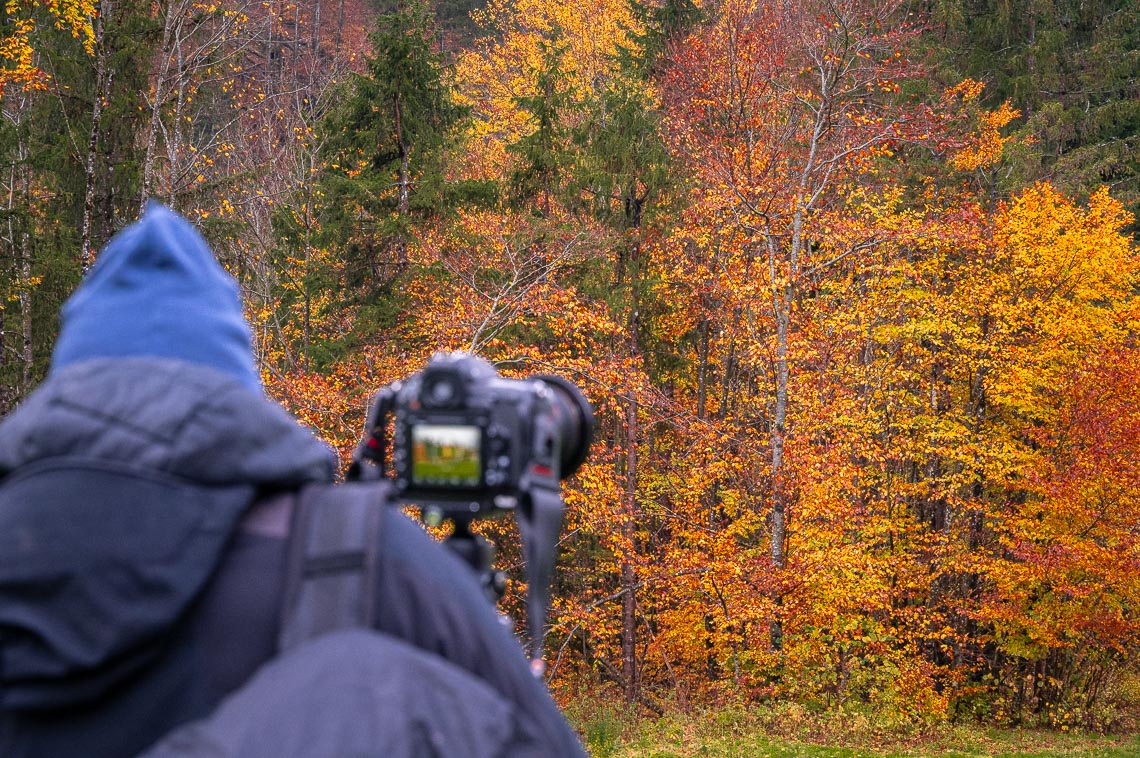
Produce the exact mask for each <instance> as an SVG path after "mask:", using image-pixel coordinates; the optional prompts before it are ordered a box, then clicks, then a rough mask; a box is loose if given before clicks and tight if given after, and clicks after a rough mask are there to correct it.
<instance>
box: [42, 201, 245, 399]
mask: <svg viewBox="0 0 1140 758" xmlns="http://www.w3.org/2000/svg"><path fill="white" fill-rule="evenodd" d="M61 317H62V325H61V328H60V334H59V339H58V340H57V341H56V345H55V352H54V353H53V354H52V365H51V373H52V374H55V373H57V372H59V371H60V370H61V369H63V368H65V367H67V366H70V365H72V364H76V363H81V362H83V361H88V360H92V359H95V358H132V357H144V356H151V357H157V358H173V359H177V360H183V361H188V362H190V363H196V364H199V365H203V366H209V367H210V368H214V369H217V370H219V371H222V372H224V373H226V374H228V375H229V376H231V377H232V378H234V379H237V380H238V381H239V382H241V384H242V385H244V386H245V387H246V388H248V389H251V390H253V391H255V392H258V393H260V392H261V377H260V374H259V373H258V370H257V366H256V364H255V362H254V359H253V350H252V347H253V342H252V335H251V333H250V329H249V325H248V323H246V320H245V316H244V314H243V313H242V305H241V296H240V294H239V290H238V286H237V283H236V282H235V281H234V279H233V277H231V276H230V275H229V274H228V273H226V271H225V269H223V268H222V267H221V266H220V265H219V264H218V262H217V260H216V259H215V258H214V254H213V253H212V252H210V248H209V246H208V245H207V244H206V240H204V239H203V238H202V235H201V234H199V233H198V230H197V229H195V228H194V227H193V225H191V224H190V223H189V222H188V221H187V220H186V219H184V218H182V217H181V216H179V215H178V214H177V213H175V212H173V211H171V210H170V209H168V208H166V207H164V206H162V205H160V204H159V203H156V202H151V203H150V205H148V206H147V209H146V213H145V214H144V215H143V217H142V218H141V219H139V220H138V221H137V222H135V223H134V224H132V225H131V226H129V227H127V228H126V229H124V230H123V231H122V232H120V233H119V234H118V235H116V236H115V238H114V239H112V240H111V241H110V242H109V243H107V246H106V247H105V248H104V249H103V251H102V253H100V255H99V258H98V260H97V261H96V263H95V265H94V266H93V267H92V268H91V270H90V271H89V272H88V274H87V277H86V278H85V279H84V280H83V283H82V284H81V285H80V286H79V289H77V290H76V291H75V293H74V294H73V295H72V296H71V298H70V299H69V300H68V301H67V303H66V304H65V305H64V306H63V311H62V313H61Z"/></svg>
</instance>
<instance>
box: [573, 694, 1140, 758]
mask: <svg viewBox="0 0 1140 758" xmlns="http://www.w3.org/2000/svg"><path fill="white" fill-rule="evenodd" d="M567 713H568V715H569V716H570V719H571V721H572V722H573V723H574V724H575V725H576V726H577V727H578V729H579V733H580V734H581V735H582V736H583V739H584V741H585V743H586V747H587V749H588V750H589V752H590V755H591V756H594V758H632V757H633V756H638V757H639V758H640V757H643V756H644V757H645V758H682V757H684V758H688V757H689V756H700V757H701V758H722V757H723V758H742V757H744V756H748V757H752V756H755V757H756V758H927V757H933V756H938V757H939V758H1015V757H1016V758H1062V757H1063V758H1140V735H1137V734H1128V735H1100V734H1089V733H1081V732H1060V731H1050V730H1039V729H996V728H987V727H984V726H977V725H970V726H961V725H947V724H936V725H930V724H925V725H918V724H916V725H912V726H911V727H910V728H898V727H892V728H882V727H880V726H876V725H875V724H874V723H873V722H872V721H870V720H869V719H867V718H866V717H865V716H863V715H862V714H860V713H858V712H849V713H845V712H842V711H833V712H828V713H809V712H807V711H806V710H804V709H802V708H800V707H797V706H796V705H795V704H787V703H784V704H775V705H772V706H768V707H756V708H739V707H731V706H729V707H723V708H716V709H707V710H694V711H692V712H690V713H688V714H671V715H666V716H664V717H662V718H657V719H650V718H644V717H642V718H638V717H637V716H636V714H634V713H633V712H632V711H629V710H628V709H625V708H624V707H622V706H617V705H612V704H600V703H595V704H588V703H584V702H583V701H581V700H579V701H577V702H576V703H574V704H572V705H571V706H570V707H569V708H568V709H567Z"/></svg>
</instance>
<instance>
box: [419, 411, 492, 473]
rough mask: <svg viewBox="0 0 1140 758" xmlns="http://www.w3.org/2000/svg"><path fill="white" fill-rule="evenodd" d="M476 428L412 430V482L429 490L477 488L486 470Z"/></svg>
mask: <svg viewBox="0 0 1140 758" xmlns="http://www.w3.org/2000/svg"><path fill="white" fill-rule="evenodd" d="M479 443H480V432H479V427H477V426H465V425H459V424H416V425H415V426H413V427H412V481H414V482H415V483H416V484H418V485H420V486H427V487H478V486H479V483H480V481H481V479H482V473H483V467H482V463H481V461H480V458H479Z"/></svg>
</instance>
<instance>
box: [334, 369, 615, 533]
mask: <svg viewBox="0 0 1140 758" xmlns="http://www.w3.org/2000/svg"><path fill="white" fill-rule="evenodd" d="M389 420H391V421H392V422H393V424H392V429H393V436H392V455H391V464H390V469H391V471H390V473H389V464H388V462H387V461H385V457H386V456H385V448H386V444H385V439H386V433H387V428H388V422H389ZM593 427H594V416H593V411H592V409H591V407H590V404H589V402H587V401H586V399H585V398H584V397H583V396H582V393H581V392H580V391H579V390H578V388H577V387H575V386H574V385H573V384H572V383H571V382H569V381H567V380H566V379H563V378H562V377H558V376H545V375H544V376H535V377H531V378H529V379H505V378H503V377H501V376H500V375H499V374H498V372H497V371H495V369H494V368H493V367H492V366H491V365H490V364H489V363H487V362H486V361H485V360H483V359H482V358H478V357H476V356H473V355H470V354H467V353H437V354H436V355H435V356H433V357H432V359H431V360H430V361H429V362H428V364H427V366H426V367H425V368H424V369H423V371H421V372H420V373H418V374H415V375H413V376H411V377H409V378H408V379H405V380H403V381H401V382H395V383H393V384H390V385H388V386H387V387H385V388H384V389H382V390H381V391H380V392H379V393H378V394H377V396H376V398H375V400H374V402H373V407H372V411H371V413H370V416H369V420H368V422H367V426H366V430H365V431H366V435H365V440H364V443H363V445H362V447H361V448H360V449H359V450H358V456H357V458H358V459H360V458H363V459H366V460H369V461H371V462H373V463H375V464H376V465H377V466H378V467H379V469H380V473H381V475H384V476H389V477H390V478H391V479H392V481H393V484H394V486H395V492H396V496H397V497H399V498H400V499H401V500H403V501H405V502H410V503H416V504H418V505H420V506H421V507H423V508H425V512H426V511H427V510H428V509H431V510H433V511H435V512H436V513H437V516H442V517H444V518H457V517H458V518H471V517H478V516H483V515H489V514H492V513H495V512H499V511H505V510H512V509H515V508H517V507H518V506H519V505H520V502H521V500H522V496H523V495H524V494H525V493H529V492H533V491H535V490H537V489H545V490H553V491H555V492H557V491H558V488H559V486H560V482H561V480H562V479H565V478H566V477H568V476H570V475H571V474H573V473H574V472H575V471H576V470H577V469H578V467H579V466H580V465H581V464H582V461H583V460H585V458H586V453H587V451H588V450H589V446H590V440H591V437H592V436H593Z"/></svg>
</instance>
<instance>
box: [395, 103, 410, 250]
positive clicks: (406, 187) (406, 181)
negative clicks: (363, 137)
mask: <svg viewBox="0 0 1140 758" xmlns="http://www.w3.org/2000/svg"><path fill="white" fill-rule="evenodd" d="M395 104H396V146H397V149H399V151H400V178H399V183H398V192H399V195H398V198H397V204H396V210H397V212H398V213H399V216H400V220H401V221H404V220H406V219H407V217H408V210H409V209H410V207H411V187H410V185H411V166H410V153H411V149H410V147H409V146H408V145H406V144H404V122H403V109H402V108H401V105H400V96H399V95H396V103H395ZM407 263H408V242H407V240H406V239H404V234H403V231H401V232H400V233H399V235H398V236H397V237H396V270H397V271H403V270H404V267H405V266H406V265H407Z"/></svg>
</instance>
